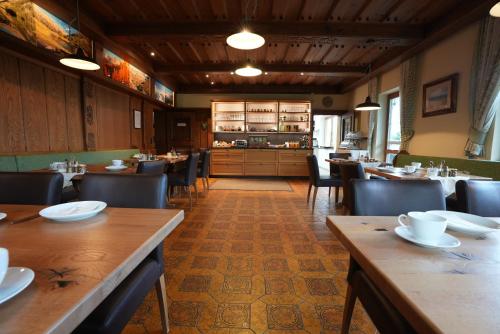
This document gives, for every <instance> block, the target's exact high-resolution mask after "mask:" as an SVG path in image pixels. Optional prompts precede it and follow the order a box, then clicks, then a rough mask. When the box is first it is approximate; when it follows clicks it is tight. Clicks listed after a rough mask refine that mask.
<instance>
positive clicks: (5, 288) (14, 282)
mask: <svg viewBox="0 0 500 334" xmlns="http://www.w3.org/2000/svg"><path fill="white" fill-rule="evenodd" d="M34 278H35V273H34V272H33V270H31V269H29V268H22V267H10V268H9V269H7V274H6V275H5V278H4V279H3V281H2V284H0V304H2V303H4V302H6V301H7V300H9V299H11V298H12V297H14V296H15V295H17V294H18V293H20V292H21V291H23V290H24V289H26V287H27V286H28V285H30V283H31V282H33V279H34Z"/></svg>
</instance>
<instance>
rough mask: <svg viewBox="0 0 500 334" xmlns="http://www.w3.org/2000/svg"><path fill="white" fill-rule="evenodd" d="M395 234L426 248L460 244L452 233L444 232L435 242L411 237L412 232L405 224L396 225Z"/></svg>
mask: <svg viewBox="0 0 500 334" xmlns="http://www.w3.org/2000/svg"><path fill="white" fill-rule="evenodd" d="M394 232H396V234H397V235H399V236H400V237H401V238H403V239H405V240H407V241H410V242H413V243H414V244H415V245H418V246H420V247H426V248H455V247H458V246H460V240H458V239H457V238H455V237H454V236H452V235H449V234H447V233H444V234H443V236H442V237H441V239H439V240H438V241H437V242H435V243H429V242H427V241H423V240H418V239H415V238H414V237H413V234H412V233H411V232H410V230H409V229H408V228H407V227H406V226H398V227H396V228H395V229H394Z"/></svg>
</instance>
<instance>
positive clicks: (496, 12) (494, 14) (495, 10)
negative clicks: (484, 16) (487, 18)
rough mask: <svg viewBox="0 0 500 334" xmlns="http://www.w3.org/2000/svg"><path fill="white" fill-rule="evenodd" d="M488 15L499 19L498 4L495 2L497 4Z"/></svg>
mask: <svg viewBox="0 0 500 334" xmlns="http://www.w3.org/2000/svg"><path fill="white" fill-rule="evenodd" d="M490 15H491V16H494V17H500V2H497V4H496V5H495V6H493V7H491V9H490Z"/></svg>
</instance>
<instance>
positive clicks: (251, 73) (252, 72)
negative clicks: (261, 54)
mask: <svg viewBox="0 0 500 334" xmlns="http://www.w3.org/2000/svg"><path fill="white" fill-rule="evenodd" d="M234 72H235V73H236V74H238V75H239V76H242V77H256V76H258V75H261V74H262V70H261V69H258V68H255V67H251V66H246V67H241V68H238V69H237V70H236V71H234Z"/></svg>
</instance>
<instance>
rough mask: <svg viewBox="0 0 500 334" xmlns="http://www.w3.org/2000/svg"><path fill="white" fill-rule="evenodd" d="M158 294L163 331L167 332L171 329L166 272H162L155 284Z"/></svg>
mask: <svg viewBox="0 0 500 334" xmlns="http://www.w3.org/2000/svg"><path fill="white" fill-rule="evenodd" d="M155 288H156V296H157V298H158V303H159V304H160V317H161V328H162V333H163V334H167V333H168V332H169V330H170V328H169V326H168V309H167V288H166V286H165V274H162V275H161V276H160V277H159V278H158V280H157V281H156V284H155Z"/></svg>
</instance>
